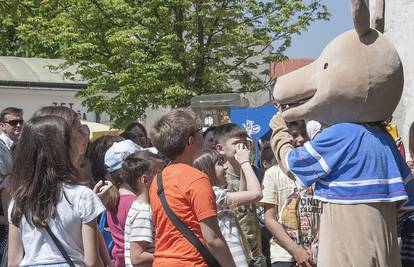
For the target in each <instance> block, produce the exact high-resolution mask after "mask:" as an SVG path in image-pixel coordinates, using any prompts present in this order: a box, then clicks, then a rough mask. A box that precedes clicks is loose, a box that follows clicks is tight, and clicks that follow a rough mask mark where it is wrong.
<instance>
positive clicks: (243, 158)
mask: <svg viewBox="0 0 414 267" xmlns="http://www.w3.org/2000/svg"><path fill="white" fill-rule="evenodd" d="M234 157H235V158H236V160H237V162H238V163H239V164H242V163H244V162H249V157H250V150H249V149H248V148H247V147H246V145H245V144H243V143H239V144H236V154H235V155H234Z"/></svg>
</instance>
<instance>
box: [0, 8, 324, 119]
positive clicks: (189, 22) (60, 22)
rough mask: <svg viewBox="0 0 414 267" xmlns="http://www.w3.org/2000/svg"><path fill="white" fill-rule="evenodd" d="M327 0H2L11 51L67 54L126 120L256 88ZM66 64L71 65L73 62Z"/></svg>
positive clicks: (4, 36)
mask: <svg viewBox="0 0 414 267" xmlns="http://www.w3.org/2000/svg"><path fill="white" fill-rule="evenodd" d="M320 2H321V1H320V0H303V1H293V0H274V1H257V0H256V1H254V0H238V1H235V0H151V1H148V0H65V1H61V0H0V12H1V13H0V15H1V18H2V20H1V22H0V38H1V41H2V46H0V49H1V51H2V53H3V55H17V56H25V55H26V56H27V55H29V56H45V57H62V58H64V59H65V60H66V63H65V65H73V64H76V65H77V66H78V73H77V75H74V74H70V73H68V74H67V77H68V78H72V79H75V77H81V78H82V79H83V80H87V81H88V82H89V85H88V88H87V89H85V90H82V91H81V92H80V93H79V96H80V97H82V98H84V99H85V101H84V103H85V104H86V105H87V106H88V108H89V109H90V110H94V111H97V112H107V113H108V114H109V115H110V116H111V119H112V120H113V121H114V122H115V124H116V125H123V124H124V123H126V122H127V121H130V120H134V119H136V118H137V117H139V116H140V115H142V114H143V112H144V110H145V108H147V107H156V106H159V105H172V106H181V105H185V104H187V103H188V100H189V99H190V98H191V97H192V96H194V95H200V94H209V93H222V92H231V91H234V90H235V89H236V90H238V91H242V92H246V91H256V90H258V89H263V88H265V87H266V86H267V85H268V84H269V79H268V78H267V76H266V71H267V69H268V68H267V67H266V68H264V69H265V71H260V67H263V64H266V63H267V62H269V61H270V60H281V59H284V58H285V57H284V55H283V52H284V51H285V49H286V48H287V47H289V46H290V43H291V38H292V36H293V35H295V34H299V33H300V32H302V31H304V30H306V29H307V28H308V27H309V25H310V24H311V22H313V21H315V20H320V19H327V18H328V16H329V13H328V12H327V9H326V6H324V5H322V4H321V3H320ZM65 65H62V66H61V68H65V67H67V66H65Z"/></svg>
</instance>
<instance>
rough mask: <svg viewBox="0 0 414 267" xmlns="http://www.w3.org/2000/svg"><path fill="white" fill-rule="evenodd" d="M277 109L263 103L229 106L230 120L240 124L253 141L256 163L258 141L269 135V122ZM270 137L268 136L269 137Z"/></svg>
mask: <svg viewBox="0 0 414 267" xmlns="http://www.w3.org/2000/svg"><path fill="white" fill-rule="evenodd" d="M276 112H277V109H276V107H275V106H274V105H272V104H269V105H264V106H261V107H256V108H242V107H230V108H229V116H230V120H231V122H233V123H235V124H238V125H240V126H242V127H243V128H244V129H246V131H247V133H248V134H249V135H250V137H251V138H252V139H253V141H254V142H255V150H256V151H255V152H256V165H258V162H259V157H258V155H259V151H258V150H259V147H258V141H259V139H260V138H262V137H264V136H266V137H267V136H270V134H269V132H270V131H271V129H270V126H269V122H270V120H271V119H272V117H273V115H275V114H276ZM269 138H270V137H269Z"/></svg>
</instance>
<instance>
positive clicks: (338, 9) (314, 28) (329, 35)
mask: <svg viewBox="0 0 414 267" xmlns="http://www.w3.org/2000/svg"><path fill="white" fill-rule="evenodd" d="M322 3H323V4H325V5H327V7H328V11H329V13H330V14H331V16H330V20H328V21H316V22H313V23H312V24H311V26H310V27H309V29H308V31H307V32H302V34H301V35H297V36H295V37H294V38H293V39H292V44H291V47H290V48H288V49H287V50H286V55H287V56H288V57H289V58H311V59H316V58H318V57H319V55H320V53H321V52H322V50H323V48H324V47H325V46H326V45H327V44H328V43H329V42H330V41H331V40H333V39H334V38H335V37H336V36H337V35H339V34H340V33H342V32H344V31H346V30H349V29H351V28H353V24H352V17H351V9H350V5H349V1H348V0H323V1H322Z"/></svg>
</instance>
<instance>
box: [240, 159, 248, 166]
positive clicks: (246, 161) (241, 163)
mask: <svg viewBox="0 0 414 267" xmlns="http://www.w3.org/2000/svg"><path fill="white" fill-rule="evenodd" d="M244 163H249V164H250V161H248V160H245V161H242V162H240V166H241V165H243V164H244Z"/></svg>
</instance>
